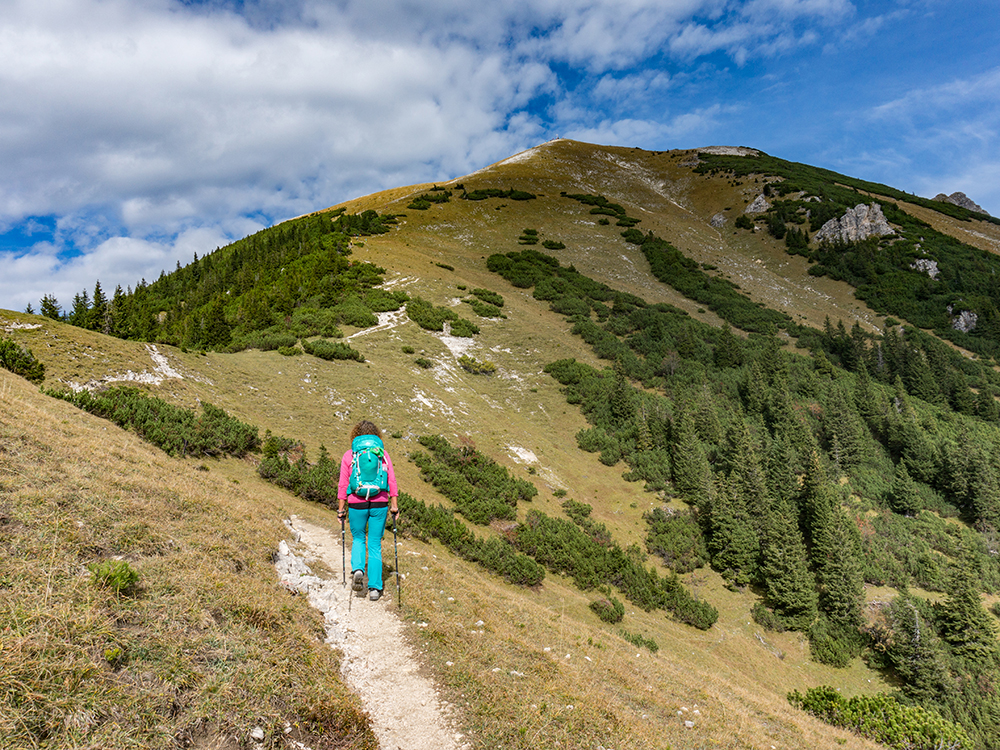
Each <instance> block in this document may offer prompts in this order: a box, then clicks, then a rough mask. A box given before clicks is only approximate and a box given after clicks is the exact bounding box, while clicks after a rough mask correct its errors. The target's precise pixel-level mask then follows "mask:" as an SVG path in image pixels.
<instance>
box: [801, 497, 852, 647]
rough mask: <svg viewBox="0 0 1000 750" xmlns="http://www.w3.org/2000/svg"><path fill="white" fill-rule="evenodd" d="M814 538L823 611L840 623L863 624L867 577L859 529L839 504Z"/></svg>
mask: <svg viewBox="0 0 1000 750" xmlns="http://www.w3.org/2000/svg"><path fill="white" fill-rule="evenodd" d="M813 540H814V549H813V554H812V558H813V560H814V561H815V564H816V585H817V587H818V588H819V608H820V610H821V611H822V612H823V613H824V614H825V615H826V616H827V617H828V618H829V619H830V621H831V622H833V623H835V624H837V625H842V626H844V627H846V628H851V629H853V628H857V627H859V626H860V625H861V623H862V621H863V617H862V606H863V604H864V580H863V578H862V575H861V564H860V559H859V558H860V555H859V547H860V540H859V539H858V533H857V529H856V528H855V527H854V525H853V522H852V520H851V519H850V518H849V517H848V515H847V514H846V513H845V512H844V511H843V510H842V509H841V508H839V507H837V508H835V509H834V511H833V513H832V514H831V516H830V519H829V522H828V523H827V524H826V525H825V526H822V527H820V528H819V529H818V530H815V531H814V537H813Z"/></svg>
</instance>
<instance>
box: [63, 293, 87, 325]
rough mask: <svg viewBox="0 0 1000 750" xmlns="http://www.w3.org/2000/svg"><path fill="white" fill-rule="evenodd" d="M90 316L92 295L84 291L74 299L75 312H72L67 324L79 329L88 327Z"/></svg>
mask: <svg viewBox="0 0 1000 750" xmlns="http://www.w3.org/2000/svg"><path fill="white" fill-rule="evenodd" d="M89 316H90V295H88V294H87V290H86V289H84V290H83V291H82V292H80V293H79V294H77V295H75V296H74V297H73V310H72V312H70V314H69V317H68V318H67V320H66V322H67V323H70V324H71V325H74V326H77V327H78V328H86V327H87V318H88V317H89Z"/></svg>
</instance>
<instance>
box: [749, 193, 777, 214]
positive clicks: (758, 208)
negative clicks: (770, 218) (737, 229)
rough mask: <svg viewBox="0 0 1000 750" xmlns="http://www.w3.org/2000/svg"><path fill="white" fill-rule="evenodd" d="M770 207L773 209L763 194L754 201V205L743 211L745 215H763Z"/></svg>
mask: <svg viewBox="0 0 1000 750" xmlns="http://www.w3.org/2000/svg"><path fill="white" fill-rule="evenodd" d="M770 207H771V204H770V203H768V202H767V199H766V198H765V197H764V195H763V194H761V195H758V196H757V197H756V198H754V199H753V203H751V204H750V205H749V206H747V207H746V208H744V209H743V213H745V214H762V213H764V212H765V211H767V209H769V208H770Z"/></svg>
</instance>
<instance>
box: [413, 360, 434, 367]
mask: <svg viewBox="0 0 1000 750" xmlns="http://www.w3.org/2000/svg"><path fill="white" fill-rule="evenodd" d="M413 361H414V362H416V363H417V364H418V365H419V366H420V367H422V368H424V369H425V370H429V369H431V368H432V367H433V366H434V363H433V362H431V361H430V360H429V359H427V357H417V358H416V359H415V360H413Z"/></svg>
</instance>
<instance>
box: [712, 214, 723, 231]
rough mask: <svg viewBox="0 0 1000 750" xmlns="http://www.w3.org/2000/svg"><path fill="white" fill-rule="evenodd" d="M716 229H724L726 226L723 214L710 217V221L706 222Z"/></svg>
mask: <svg viewBox="0 0 1000 750" xmlns="http://www.w3.org/2000/svg"><path fill="white" fill-rule="evenodd" d="M708 223H709V224H711V225H712V226H713V227H715V228H716V229H719V228H721V227H724V226H725V225H726V215H725V214H723V213H718V214H716V215H715V216H713V217H712V220H711V221H710V222H708Z"/></svg>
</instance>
